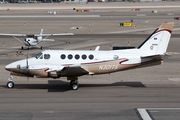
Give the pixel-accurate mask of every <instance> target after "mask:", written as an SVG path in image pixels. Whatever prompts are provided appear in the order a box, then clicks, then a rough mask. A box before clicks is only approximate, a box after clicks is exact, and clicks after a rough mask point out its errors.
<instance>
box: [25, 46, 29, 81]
mask: <svg viewBox="0 0 180 120" xmlns="http://www.w3.org/2000/svg"><path fill="white" fill-rule="evenodd" d="M28 49H29V46H28ZM26 67H27V81H29V63H28V52H27V58H26Z"/></svg>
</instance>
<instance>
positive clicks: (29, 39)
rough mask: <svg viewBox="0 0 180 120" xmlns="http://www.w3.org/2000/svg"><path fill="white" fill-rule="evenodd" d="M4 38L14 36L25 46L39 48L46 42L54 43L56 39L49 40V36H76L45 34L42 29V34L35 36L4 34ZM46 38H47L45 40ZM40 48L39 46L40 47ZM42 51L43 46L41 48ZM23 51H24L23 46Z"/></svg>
mask: <svg viewBox="0 0 180 120" xmlns="http://www.w3.org/2000/svg"><path fill="white" fill-rule="evenodd" d="M0 35H2V36H13V37H14V38H15V39H16V40H18V41H20V42H22V43H24V45H25V46H28V49H29V46H38V44H39V43H40V42H44V41H54V39H47V38H48V37H49V36H59V35H74V34H73V33H61V34H43V29H41V33H40V34H35V35H29V34H3V33H0ZM17 37H24V41H22V40H20V39H18V38H17ZM43 37H45V38H43ZM38 47H39V46H38ZM39 48H41V50H42V46H41V47H39ZM21 49H24V47H23V46H22V47H21Z"/></svg>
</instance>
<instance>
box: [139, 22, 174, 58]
mask: <svg viewBox="0 0 180 120" xmlns="http://www.w3.org/2000/svg"><path fill="white" fill-rule="evenodd" d="M173 26H174V22H171V23H163V24H162V25H161V26H160V27H159V28H157V29H156V30H155V31H154V32H153V33H152V34H151V35H150V36H149V37H148V38H147V39H146V40H145V41H144V42H143V43H142V44H141V45H140V46H139V47H138V49H140V51H142V52H145V53H147V54H148V55H162V54H164V53H165V52H166V50H167V46H168V44H169V40H170V37H171V32H172V29H173Z"/></svg>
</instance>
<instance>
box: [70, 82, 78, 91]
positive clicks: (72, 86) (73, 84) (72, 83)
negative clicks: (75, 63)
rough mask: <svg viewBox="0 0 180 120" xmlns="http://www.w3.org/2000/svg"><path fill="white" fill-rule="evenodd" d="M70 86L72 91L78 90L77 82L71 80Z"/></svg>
mask: <svg viewBox="0 0 180 120" xmlns="http://www.w3.org/2000/svg"><path fill="white" fill-rule="evenodd" d="M70 85H71V89H72V90H77V89H78V88H79V84H78V80H71V82H70Z"/></svg>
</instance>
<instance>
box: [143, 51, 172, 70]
mask: <svg viewBox="0 0 180 120" xmlns="http://www.w3.org/2000/svg"><path fill="white" fill-rule="evenodd" d="M169 56H170V55H167V54H165V55H153V56H145V57H141V65H140V67H147V66H154V65H160V64H162V62H163V60H164V59H167V58H168V57H169Z"/></svg>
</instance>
